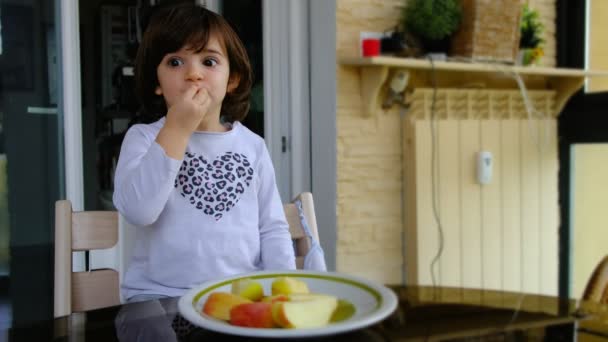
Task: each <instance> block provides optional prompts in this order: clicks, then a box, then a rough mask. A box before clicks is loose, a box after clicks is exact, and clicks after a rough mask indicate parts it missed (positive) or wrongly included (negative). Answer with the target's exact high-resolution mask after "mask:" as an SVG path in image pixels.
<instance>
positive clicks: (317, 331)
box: [178, 271, 397, 338]
mask: <svg viewBox="0 0 608 342" xmlns="http://www.w3.org/2000/svg"><path fill="white" fill-rule="evenodd" d="M284 276H287V277H292V278H295V279H299V280H302V281H304V282H306V284H307V285H308V288H309V289H310V292H312V293H320V294H328V295H332V296H335V297H337V298H338V299H342V300H346V301H348V302H350V303H352V304H353V305H354V307H355V313H354V314H353V315H352V316H350V317H349V318H347V319H344V320H341V321H338V322H334V323H330V324H328V325H326V326H324V327H320V328H307V329H297V328H296V329H281V328H246V327H239V326H234V325H231V324H229V323H228V322H225V321H222V320H219V319H216V318H213V317H211V316H208V315H206V314H204V313H202V308H203V305H204V304H205V302H206V301H207V297H208V296H209V294H211V293H212V292H218V291H224V292H230V289H231V284H232V282H233V281H235V280H237V279H242V278H252V279H255V280H256V281H259V282H260V283H261V284H262V286H263V287H264V294H265V295H270V294H271V284H272V282H273V281H274V280H275V279H276V278H278V277H284ZM396 308H397V296H396V295H395V293H394V292H393V291H392V290H390V289H389V288H387V287H386V286H383V285H381V284H378V283H376V282H373V281H370V280H367V279H364V278H361V277H356V276H352V275H347V274H342V273H336V272H313V271H283V272H276V271H261V272H253V273H248V274H241V275H238V276H233V277H228V278H223V279H219V280H216V281H209V282H206V283H203V284H201V285H199V286H196V287H194V288H192V289H191V290H189V291H188V292H187V293H186V294H185V295H184V296H182V297H181V298H180V299H179V302H178V309H179V312H180V314H181V315H182V316H183V317H184V318H186V319H187V320H188V321H190V322H191V323H192V324H194V325H196V326H199V327H202V328H204V329H208V330H212V331H216V332H220V333H225V334H231V335H241V336H250V337H269V338H286V337H313V336H323V335H333V334H338V333H343V332H348V331H353V330H356V329H361V328H364V327H367V326H370V325H372V324H374V323H376V322H379V321H381V320H382V319H384V318H386V317H387V316H389V315H390V314H391V313H393V311H395V309H396Z"/></svg>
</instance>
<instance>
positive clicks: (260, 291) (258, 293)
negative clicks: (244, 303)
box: [231, 278, 264, 302]
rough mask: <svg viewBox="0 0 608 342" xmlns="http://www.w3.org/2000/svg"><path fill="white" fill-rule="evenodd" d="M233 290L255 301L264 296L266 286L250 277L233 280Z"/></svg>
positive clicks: (234, 292) (236, 293)
mask: <svg viewBox="0 0 608 342" xmlns="http://www.w3.org/2000/svg"><path fill="white" fill-rule="evenodd" d="M231 292H232V293H233V294H235V295H238V296H241V297H244V298H247V299H250V300H252V301H254V302H256V301H258V300H260V299H261V298H262V297H264V287H262V284H260V283H259V282H257V281H255V280H252V279H250V278H244V279H237V280H235V281H233V282H232V289H231Z"/></svg>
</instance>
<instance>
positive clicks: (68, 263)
mask: <svg viewBox="0 0 608 342" xmlns="http://www.w3.org/2000/svg"><path fill="white" fill-rule="evenodd" d="M117 242H118V213H117V212H116V211H82V212H73V211H72V204H71V202H70V201H68V200H62V201H57V202H56V203H55V284H54V290H53V291H54V296H55V297H54V316H55V317H61V316H67V315H69V314H71V313H72V312H80V311H87V310H93V309H98V308H103V307H108V306H113V305H118V304H120V298H119V290H118V289H119V287H118V272H117V271H115V270H112V269H102V270H95V271H88V272H72V252H76V251H88V250H94V249H105V248H110V247H112V246H114V245H115V244H116V243H117Z"/></svg>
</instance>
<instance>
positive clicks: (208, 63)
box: [203, 58, 217, 67]
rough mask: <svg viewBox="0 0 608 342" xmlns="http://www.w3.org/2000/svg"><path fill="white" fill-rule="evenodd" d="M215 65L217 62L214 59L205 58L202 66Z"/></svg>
mask: <svg viewBox="0 0 608 342" xmlns="http://www.w3.org/2000/svg"><path fill="white" fill-rule="evenodd" d="M216 64H217V60H216V59H215V58H205V60H204V61H203V65H205V66H209V67H212V66H215V65H216Z"/></svg>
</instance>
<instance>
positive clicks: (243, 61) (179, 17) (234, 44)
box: [135, 4, 253, 122]
mask: <svg viewBox="0 0 608 342" xmlns="http://www.w3.org/2000/svg"><path fill="white" fill-rule="evenodd" d="M212 34H214V35H216V37H217V38H218V40H219V42H220V44H222V45H223V47H224V48H225V50H226V54H227V58H228V61H229V62H230V79H231V80H232V79H233V78H237V79H238V80H239V84H238V86H237V87H236V88H235V89H234V90H233V91H231V92H230V93H226V97H225V98H224V101H223V103H222V110H221V113H220V115H221V116H222V119H223V121H225V122H234V121H241V120H243V119H244V118H245V116H247V112H248V111H249V96H250V93H251V84H252V82H253V81H252V78H253V75H252V71H251V65H250V63H249V58H248V56H247V51H246V50H245V47H244V46H243V43H242V42H241V40H240V39H239V37H238V35H237V34H236V32H235V31H234V30H233V29H232V27H231V26H230V24H229V23H228V22H227V21H226V20H225V19H224V18H222V17H221V16H220V15H218V14H216V13H213V12H212V11H209V10H207V9H206V8H204V7H201V6H197V5H194V4H180V5H177V6H163V7H161V8H159V9H157V10H156V11H155V12H154V13H152V15H151V17H150V21H149V24H148V27H147V28H146V31H145V33H144V37H143V39H142V42H141V45H140V46H139V49H138V51H137V58H136V60H135V91H136V93H137V97H138V98H139V101H140V103H141V115H142V121H144V122H152V121H155V120H158V119H159V118H161V117H162V116H164V115H166V114H167V105H166V103H165V100H164V99H163V97H162V96H160V95H156V94H155V93H154V90H155V89H156V87H157V86H158V84H159V83H158V77H157V74H156V70H157V67H158V65H159V64H160V62H161V61H162V59H163V57H164V56H165V55H166V54H168V53H172V52H175V51H178V50H179V49H181V48H182V47H184V46H189V47H190V48H192V49H193V50H194V51H197V52H198V51H201V50H202V49H204V48H205V45H207V42H208V41H209V37H210V35H212Z"/></svg>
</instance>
